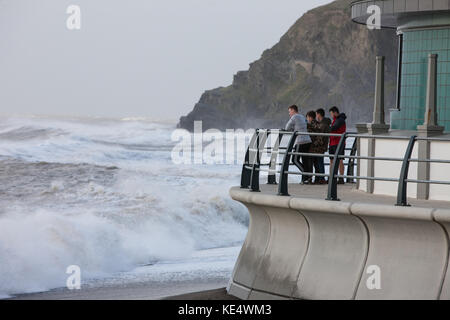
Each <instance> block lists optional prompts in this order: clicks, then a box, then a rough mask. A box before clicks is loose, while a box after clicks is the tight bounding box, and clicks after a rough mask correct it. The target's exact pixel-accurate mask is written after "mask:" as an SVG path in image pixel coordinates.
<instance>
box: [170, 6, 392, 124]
mask: <svg viewBox="0 0 450 320" xmlns="http://www.w3.org/2000/svg"><path fill="white" fill-rule="evenodd" d="M351 2H352V0H337V1H334V2H332V3H330V4H328V5H326V6H322V7H319V8H316V9H313V10H311V11H309V12H307V13H306V14H304V15H303V16H302V17H301V18H300V19H299V20H298V21H297V22H296V23H295V24H294V25H293V26H292V27H291V28H290V29H289V31H288V32H287V33H286V34H285V35H284V36H283V37H282V38H281V39H280V42H279V43H277V44H276V45H275V46H274V47H273V48H271V49H269V50H266V51H265V52H264V53H263V54H262V57H261V58H260V59H259V60H258V61H256V62H254V63H252V64H251V65H250V69H249V70H248V71H241V72H238V73H237V74H236V75H235V76H234V81H233V84H232V85H231V86H229V87H226V88H217V89H214V90H210V91H206V92H205V93H204V94H203V95H202V97H201V99H200V101H199V102H198V103H197V104H196V106H195V108H194V110H193V111H192V112H191V113H190V114H189V115H187V116H186V117H182V118H181V120H180V124H179V127H181V128H185V129H188V130H192V129H193V123H194V121H200V120H202V121H203V128H204V129H208V128H217V129H228V128H230V129H231V128H252V127H267V128H278V127H280V126H281V125H283V124H284V123H285V122H286V118H287V111H286V110H287V107H288V106H289V105H292V104H297V105H299V106H300V107H301V108H302V112H307V111H309V110H312V109H317V108H319V107H323V108H329V107H331V106H333V105H337V106H338V107H340V108H341V109H342V110H343V111H344V112H346V113H347V115H348V117H349V122H350V124H355V123H357V122H366V121H371V120H372V109H373V96H374V86H375V57H376V56H377V55H384V56H386V103H387V105H386V106H387V108H390V107H394V105H395V96H396V94H395V90H396V85H395V83H396V72H397V37H396V35H395V31H393V30H373V31H371V30H368V29H367V27H365V26H361V25H358V24H356V23H353V22H352V21H351V17H350V11H351V9H350V3H351Z"/></svg>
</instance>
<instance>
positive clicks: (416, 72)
mask: <svg viewBox="0 0 450 320" xmlns="http://www.w3.org/2000/svg"><path fill="white" fill-rule="evenodd" d="M373 5H377V6H378V7H379V8H380V9H381V27H382V28H395V29H396V30H397V33H398V36H399V50H400V52H399V67H398V71H399V72H398V74H399V76H398V99H397V106H396V108H395V109H394V110H392V111H391V129H394V130H416V129H417V126H420V125H422V124H423V123H424V117H425V107H426V97H427V75H428V60H429V55H430V54H437V79H436V80H437V83H436V86H437V90H436V91H437V99H436V107H437V124H438V125H440V126H443V127H444V130H445V131H447V132H450V1H448V0H420V1H419V0H385V1H355V2H354V3H353V4H352V19H353V21H355V22H357V23H361V24H367V22H368V21H369V17H370V16H371V13H368V11H370V10H368V9H369V8H370V6H373ZM389 107H391V106H389Z"/></svg>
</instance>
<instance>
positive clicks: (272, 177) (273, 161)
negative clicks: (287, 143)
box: [267, 132, 283, 185]
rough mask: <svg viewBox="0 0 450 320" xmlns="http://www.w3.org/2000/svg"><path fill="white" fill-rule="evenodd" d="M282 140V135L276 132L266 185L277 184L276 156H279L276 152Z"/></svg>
mask: <svg viewBox="0 0 450 320" xmlns="http://www.w3.org/2000/svg"><path fill="white" fill-rule="evenodd" d="M282 140H283V133H279V132H278V138H277V141H276V142H275V145H274V147H273V149H272V156H271V158H270V167H269V170H270V172H269V178H268V181H267V184H270V185H276V184H277V175H276V170H277V163H278V155H279V154H278V152H279V151H280V145H281V141H282Z"/></svg>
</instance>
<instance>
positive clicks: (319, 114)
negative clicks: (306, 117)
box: [316, 108, 331, 184]
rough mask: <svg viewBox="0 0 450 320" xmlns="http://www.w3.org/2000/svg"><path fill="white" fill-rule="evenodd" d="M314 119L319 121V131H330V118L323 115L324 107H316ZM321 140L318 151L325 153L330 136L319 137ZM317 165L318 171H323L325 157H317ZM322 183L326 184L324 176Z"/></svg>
mask: <svg viewBox="0 0 450 320" xmlns="http://www.w3.org/2000/svg"><path fill="white" fill-rule="evenodd" d="M316 120H317V122H318V123H319V129H320V131H319V132H320V133H330V131H331V119H330V118H328V117H325V110H324V109H322V108H321V109H318V110H317V111H316ZM320 139H321V140H322V141H321V142H322V143H321V145H322V148H321V149H319V150H318V151H319V153H322V154H325V153H326V152H327V151H328V146H329V145H330V137H320ZM318 166H319V172H321V173H325V158H319V159H318ZM320 182H321V183H323V184H326V183H327V181H326V180H325V178H322V180H321V181H320Z"/></svg>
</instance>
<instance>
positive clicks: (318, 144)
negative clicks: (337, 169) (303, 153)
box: [306, 111, 328, 184]
mask: <svg viewBox="0 0 450 320" xmlns="http://www.w3.org/2000/svg"><path fill="white" fill-rule="evenodd" d="M316 117H317V116H316V112H315V111H309V112H308V113H307V114H306V120H307V121H308V132H311V133H322V132H321V128H320V123H319V122H318V121H317V120H316ZM311 140H312V144H311V147H310V148H309V152H310V153H313V154H324V153H325V151H326V150H327V149H328V142H326V144H325V151H323V150H324V146H323V143H324V139H323V137H321V136H315V135H311ZM320 160H322V163H323V157H318V156H311V162H312V166H311V167H314V170H315V172H316V173H319V174H325V166H323V167H321V166H320ZM314 184H325V179H324V177H318V176H316V177H315V180H314Z"/></svg>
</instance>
